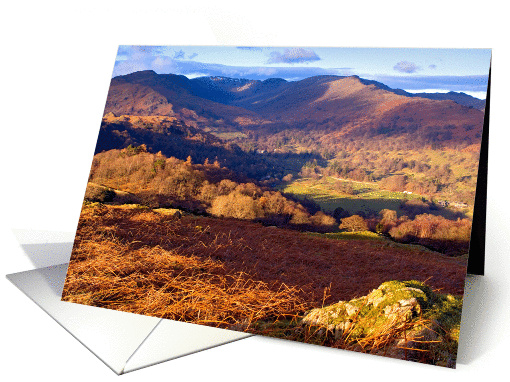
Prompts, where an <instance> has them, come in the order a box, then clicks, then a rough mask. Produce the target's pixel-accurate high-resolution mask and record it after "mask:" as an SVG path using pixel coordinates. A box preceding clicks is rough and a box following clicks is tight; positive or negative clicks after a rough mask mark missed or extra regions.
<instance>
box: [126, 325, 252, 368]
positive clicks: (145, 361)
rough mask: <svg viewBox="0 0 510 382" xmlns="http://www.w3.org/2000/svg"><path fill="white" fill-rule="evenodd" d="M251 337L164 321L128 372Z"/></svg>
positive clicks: (140, 350)
mask: <svg viewBox="0 0 510 382" xmlns="http://www.w3.org/2000/svg"><path fill="white" fill-rule="evenodd" d="M251 336H252V335H251V334H247V333H242V332H234V331H232V330H225V329H218V328H211V327H207V326H201V325H195V324H190V323H186V322H179V321H171V320H161V321H160V322H159V324H158V326H157V327H156V328H155V329H154V331H153V332H152V333H151V334H150V336H149V337H147V339H146V340H145V341H144V342H143V344H142V345H141V346H140V347H139V348H138V349H137V350H136V352H135V353H134V354H133V356H132V357H130V358H129V361H128V362H127V364H126V366H125V367H124V372H125V373H128V372H130V371H134V370H137V369H140V368H142V367H146V366H150V365H155V364H157V363H160V362H165V361H168V360H172V359H175V358H178V357H182V356H187V355H190V354H192V353H195V352H196V351H198V350H202V351H207V350H209V349H210V348H212V347H215V346H220V345H224V344H226V343H228V342H233V341H237V340H240V339H246V338H248V337H251Z"/></svg>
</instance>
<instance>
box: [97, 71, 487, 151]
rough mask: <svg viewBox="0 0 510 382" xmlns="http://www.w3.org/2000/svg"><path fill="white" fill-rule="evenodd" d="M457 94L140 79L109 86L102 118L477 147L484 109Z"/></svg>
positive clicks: (325, 79)
mask: <svg viewBox="0 0 510 382" xmlns="http://www.w3.org/2000/svg"><path fill="white" fill-rule="evenodd" d="M475 100H476V99H475V98H473V97H470V96H468V95H466V94H463V93H454V92H450V93H446V94H429V93H426V94H410V93H407V92H405V91H403V90H398V89H397V90H395V89H391V88H389V87H387V86H386V85H384V84H382V83H379V82H376V81H370V80H365V79H362V78H360V77H358V76H349V77H342V76H331V75H327V76H315V77H310V78H306V79H304V80H301V81H285V80H283V79H278V78H272V79H268V80H265V81H260V80H247V79H233V78H228V77H200V78H195V79H192V80H190V79H188V78H186V77H184V76H178V75H174V74H156V73H155V72H153V71H142V72H136V73H131V74H128V75H125V76H120V77H115V78H113V79H112V82H111V87H110V91H109V94H108V99H107V103H106V108H105V114H106V113H108V112H113V113H115V114H116V115H121V114H128V115H145V116H148V115H159V116H170V117H174V118H177V119H179V120H182V121H183V122H184V123H186V124H187V125H189V126H192V127H196V128H200V129H202V130H204V131H206V132H207V131H209V132H212V133H216V134H221V133H225V132H242V133H247V134H249V133H252V134H257V135H261V134H262V135H263V136H268V135H271V134H274V133H277V132H279V131H283V130H298V131H300V132H305V131H309V132H314V133H316V134H318V133H319V134H320V136H321V137H325V140H327V141H328V142H333V143H332V144H335V143H334V142H340V141H341V140H342V139H343V138H356V137H365V138H369V139H374V137H376V136H379V135H381V136H393V137H400V136H405V137H406V139H409V140H411V141H414V142H418V141H419V142H420V143H422V144H428V143H433V142H441V143H442V144H447V145H458V144H464V145H467V144H476V143H478V142H479V138H480V134H481V127H482V124H483V117H484V113H483V112H482V111H480V110H478V108H479V107H480V106H482V103H483V101H481V100H479V101H480V102H476V101H475Z"/></svg>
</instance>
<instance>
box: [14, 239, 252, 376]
mask: <svg viewBox="0 0 510 382" xmlns="http://www.w3.org/2000/svg"><path fill="white" fill-rule="evenodd" d="M25 234H26V233H25ZM17 236H18V237H19V236H23V232H21V235H20V234H18V235H17ZM32 236H33V235H32ZM39 236H41V235H39ZM42 237H44V235H42ZM21 241H23V238H21ZM69 244H70V243H51V244H49V243H39V244H33V243H31V244H22V247H23V248H24V250H25V251H26V252H28V254H29V256H30V257H31V260H32V262H33V263H34V264H35V265H36V266H38V265H39V266H45V265H47V264H48V260H47V258H48V255H49V254H51V260H49V261H50V262H51V261H59V260H64V261H65V259H66V258H69V256H70V250H71V246H70V245H69ZM44 254H46V256H45V257H46V260H44V258H42V257H43V256H42V255H44ZM67 266H68V264H67V263H64V264H59V265H52V266H45V267H44V268H38V269H34V270H29V271H25V272H20V273H14V274H10V275H8V276H7V278H8V279H9V280H10V281H11V282H12V283H13V284H14V285H16V286H17V287H18V288H19V289H20V290H21V291H22V292H23V293H25V294H26V295H27V296H28V297H29V298H30V299H32V300H33V301H34V302H35V303H36V304H37V305H38V306H39V307H40V308H41V309H43V310H44V311H45V312H46V313H48V314H49V315H50V316H51V317H52V318H54V319H55V320H56V321H57V322H58V323H59V324H60V325H61V326H62V327H64V328H65V329H66V330H67V331H68V332H69V333H70V334H72V335H73V336H74V337H75V338H76V339H77V340H78V341H80V342H81V343H82V344H83V345H84V346H85V347H87V349H89V350H90V351H91V352H92V353H94V354H95V355H96V356H97V357H98V358H99V359H100V360H101V361H103V362H104V363H105V364H106V365H107V366H108V367H109V368H110V369H112V370H113V371H114V372H115V373H117V374H123V373H127V372H129V371H133V370H137V369H140V368H143V367H146V366H150V365H154V364H157V363H160V362H164V361H167V360H170V359H173V358H177V357H181V356H184V355H187V354H190V353H194V352H197V351H200V350H204V349H208V348H211V347H214V346H218V345H222V344H226V343H229V342H232V341H236V340H239V339H243V338H247V337H250V336H251V334H248V333H241V332H235V331H230V330H224V329H217V328H211V327H206V326H201V325H194V324H189V323H185V322H178V321H171V320H166V319H160V318H156V317H149V316H143V315H138V314H132V313H125V312H119V311H114V310H109V309H102V308H96V307H91V306H86V305H79V304H72V303H67V302H63V301H61V300H60V297H61V294H62V288H63V285H64V281H65V277H66V272H67Z"/></svg>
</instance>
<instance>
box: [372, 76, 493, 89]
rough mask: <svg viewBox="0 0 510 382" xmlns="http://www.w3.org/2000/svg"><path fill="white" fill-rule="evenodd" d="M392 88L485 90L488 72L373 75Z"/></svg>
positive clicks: (373, 78) (375, 78) (374, 78)
mask: <svg viewBox="0 0 510 382" xmlns="http://www.w3.org/2000/svg"><path fill="white" fill-rule="evenodd" d="M370 79H372V80H375V81H379V82H382V83H383V84H385V85H387V86H389V87H390V88H393V89H404V90H410V91H411V90H420V89H442V90H445V91H455V92H486V91H487V81H488V74H486V75H473V76H405V77H403V76H373V77H371V78H370Z"/></svg>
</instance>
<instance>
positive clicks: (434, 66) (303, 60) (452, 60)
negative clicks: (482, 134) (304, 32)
mask: <svg viewBox="0 0 510 382" xmlns="http://www.w3.org/2000/svg"><path fill="white" fill-rule="evenodd" d="M490 58H491V50H490V49H445V48H442V49H418V48H331V47H244V46H127V45H121V46H120V47H119V50H118V53H117V57H116V60H115V66H114V70H113V77H116V76H119V75H125V74H129V73H132V72H136V71H140V70H154V71H155V72H156V73H158V74H167V73H172V74H182V75H184V76H186V77H188V78H195V77H200V76H225V77H232V78H247V79H257V80H264V79H267V78H284V79H286V80H287V81H298V80H302V79H304V78H308V77H312V76H316V75H324V74H333V75H339V76H351V75H358V76H359V77H361V78H365V79H369V80H375V81H379V82H382V83H384V84H385V85H387V86H389V87H391V88H394V89H403V90H406V91H408V92H413V93H417V92H448V91H455V92H464V93H466V94H469V95H472V96H474V97H477V98H480V99H485V96H486V91H487V78H488V74H489V66H490Z"/></svg>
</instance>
